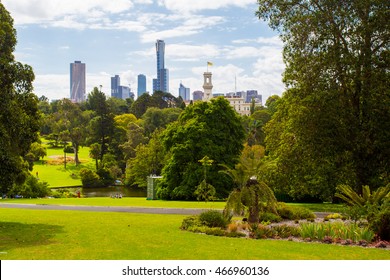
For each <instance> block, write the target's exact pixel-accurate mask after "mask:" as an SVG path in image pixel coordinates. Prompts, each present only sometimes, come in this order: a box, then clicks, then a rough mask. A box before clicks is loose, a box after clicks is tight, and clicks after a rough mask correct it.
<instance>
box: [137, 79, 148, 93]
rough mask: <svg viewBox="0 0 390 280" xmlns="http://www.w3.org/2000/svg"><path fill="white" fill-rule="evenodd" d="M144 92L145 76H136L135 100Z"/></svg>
mask: <svg viewBox="0 0 390 280" xmlns="http://www.w3.org/2000/svg"><path fill="white" fill-rule="evenodd" d="M145 92H146V76H145V75H143V74H139V75H138V90H137V98H138V97H140V96H141V95H142V94H144V93H145Z"/></svg>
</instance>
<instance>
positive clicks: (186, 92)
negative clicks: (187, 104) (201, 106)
mask: <svg viewBox="0 0 390 280" xmlns="http://www.w3.org/2000/svg"><path fill="white" fill-rule="evenodd" d="M179 96H180V97H181V98H182V99H183V101H190V99H191V97H190V88H186V87H185V86H184V85H183V84H182V83H180V87H179Z"/></svg>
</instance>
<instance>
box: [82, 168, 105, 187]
mask: <svg viewBox="0 0 390 280" xmlns="http://www.w3.org/2000/svg"><path fill="white" fill-rule="evenodd" d="M80 177H81V183H82V184H83V187H87V188H98V187H103V184H102V182H101V181H100V177H99V175H98V174H96V172H94V171H92V170H90V169H87V168H82V169H81V170H80Z"/></svg>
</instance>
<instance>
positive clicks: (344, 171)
mask: <svg viewBox="0 0 390 280" xmlns="http://www.w3.org/2000/svg"><path fill="white" fill-rule="evenodd" d="M258 4H259V9H258V11H257V16H258V17H260V18H261V19H264V20H267V21H269V25H270V26H271V27H272V28H273V29H275V30H278V31H279V33H280V35H281V38H282V40H283V42H284V50H283V56H284V60H285V62H286V71H285V73H284V81H285V83H286V85H287V86H288V88H289V90H288V91H287V92H286V93H285V94H284V96H283V98H282V99H283V102H282V103H283V105H281V106H280V104H278V106H277V107H278V109H277V112H276V113H275V115H274V118H273V120H272V121H271V122H270V123H269V125H268V130H267V132H268V136H267V149H269V151H270V155H271V156H273V157H274V158H277V159H278V164H279V170H280V172H279V174H280V175H281V177H283V181H284V183H285V184H286V185H287V186H288V188H289V191H291V192H292V193H295V194H296V195H299V194H305V193H306V194H307V193H309V194H311V195H316V196H322V197H323V198H324V199H326V198H327V199H329V198H330V197H331V196H332V195H333V194H334V192H335V187H336V185H337V184H341V183H344V184H348V185H352V186H354V189H355V190H357V191H361V187H362V186H363V185H370V186H372V187H373V188H377V187H379V186H381V185H384V184H386V183H387V182H389V180H390V145H389V140H388V139H390V110H389V108H390V71H389V65H390V55H389V38H390V28H389V20H388V18H389V16H390V9H389V8H390V6H389V2H388V1H386V0H356V1H336V0H324V1H319V0H308V1H307V0H297V1H284V0H258ZM279 107H280V108H279Z"/></svg>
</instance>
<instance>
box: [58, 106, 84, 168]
mask: <svg viewBox="0 0 390 280" xmlns="http://www.w3.org/2000/svg"><path fill="white" fill-rule="evenodd" d="M53 115H54V119H55V120H56V121H55V122H52V130H53V131H54V132H55V133H57V134H60V133H61V132H66V133H67V135H68V139H69V141H70V142H71V143H72V147H73V150H74V155H75V163H76V165H78V164H79V163H80V160H79V150H80V147H81V146H82V145H84V144H85V140H86V133H87V131H86V127H87V126H88V122H89V121H90V116H89V115H90V114H89V112H87V111H85V112H83V111H82V110H81V108H80V106H79V104H77V103H73V102H72V101H71V100H69V99H66V98H64V99H62V100H60V102H59V104H58V111H57V112H56V113H54V114H53Z"/></svg>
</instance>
